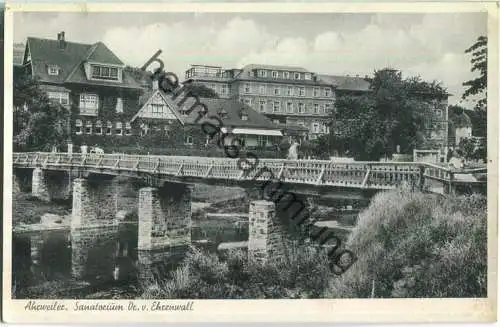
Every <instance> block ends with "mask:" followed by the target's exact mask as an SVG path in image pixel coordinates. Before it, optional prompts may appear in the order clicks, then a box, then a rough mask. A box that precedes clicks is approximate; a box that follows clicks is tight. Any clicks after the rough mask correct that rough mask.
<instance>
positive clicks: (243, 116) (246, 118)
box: [240, 110, 248, 120]
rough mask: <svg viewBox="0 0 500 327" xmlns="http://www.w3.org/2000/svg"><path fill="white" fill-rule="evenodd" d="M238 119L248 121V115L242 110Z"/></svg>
mask: <svg viewBox="0 0 500 327" xmlns="http://www.w3.org/2000/svg"><path fill="white" fill-rule="evenodd" d="M240 117H241V120H248V114H247V112H246V111H245V110H242V111H241V112H240Z"/></svg>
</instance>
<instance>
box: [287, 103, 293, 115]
mask: <svg viewBox="0 0 500 327" xmlns="http://www.w3.org/2000/svg"><path fill="white" fill-rule="evenodd" d="M286 112H289V113H293V103H292V102H287V103H286Z"/></svg>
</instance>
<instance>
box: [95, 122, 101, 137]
mask: <svg viewBox="0 0 500 327" xmlns="http://www.w3.org/2000/svg"><path fill="white" fill-rule="evenodd" d="M95 133H96V134H97V135H102V122H101V121H100V120H98V121H97V122H96V123H95Z"/></svg>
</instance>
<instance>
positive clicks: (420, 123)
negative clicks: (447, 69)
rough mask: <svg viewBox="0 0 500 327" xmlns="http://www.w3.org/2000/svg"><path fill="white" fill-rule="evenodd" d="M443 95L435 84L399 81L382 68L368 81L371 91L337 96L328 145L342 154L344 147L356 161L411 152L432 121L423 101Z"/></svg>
mask: <svg viewBox="0 0 500 327" xmlns="http://www.w3.org/2000/svg"><path fill="white" fill-rule="evenodd" d="M441 96H447V94H446V90H445V89H444V88H443V87H442V86H441V85H440V84H439V83H436V82H431V83H428V82H425V81H422V80H421V79H420V77H418V76H417V77H411V78H408V79H403V78H402V75H401V73H400V72H398V71H396V70H393V69H382V70H379V71H376V72H375V73H374V77H373V79H371V92H369V93H367V94H364V95H360V96H352V95H343V96H339V97H338V98H337V101H336V108H337V111H336V113H335V121H337V124H336V126H335V128H334V129H335V130H334V129H332V132H333V133H335V134H336V136H335V138H336V140H335V141H334V142H331V144H333V146H334V147H336V150H340V151H342V150H343V149H340V148H345V145H346V144H347V148H348V149H349V151H350V152H353V154H354V157H355V158H356V159H357V160H378V159H380V158H381V157H383V156H390V155H392V154H393V153H394V152H395V151H396V149H397V148H398V146H399V148H400V151H401V152H403V153H411V152H412V151H413V149H415V148H418V147H419V146H420V145H421V144H422V142H423V141H424V134H423V131H424V130H425V128H424V127H425V125H426V124H428V123H429V121H432V120H433V118H434V117H433V116H432V115H433V113H431V111H430V110H429V106H430V104H429V103H428V101H427V100H425V99H426V98H435V97H441Z"/></svg>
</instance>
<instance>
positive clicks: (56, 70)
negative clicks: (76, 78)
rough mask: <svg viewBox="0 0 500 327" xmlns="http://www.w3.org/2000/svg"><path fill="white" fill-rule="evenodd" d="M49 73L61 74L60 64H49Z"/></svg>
mask: <svg viewBox="0 0 500 327" xmlns="http://www.w3.org/2000/svg"><path fill="white" fill-rule="evenodd" d="M48 73H49V75H51V76H57V75H59V66H57V65H49V66H48Z"/></svg>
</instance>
